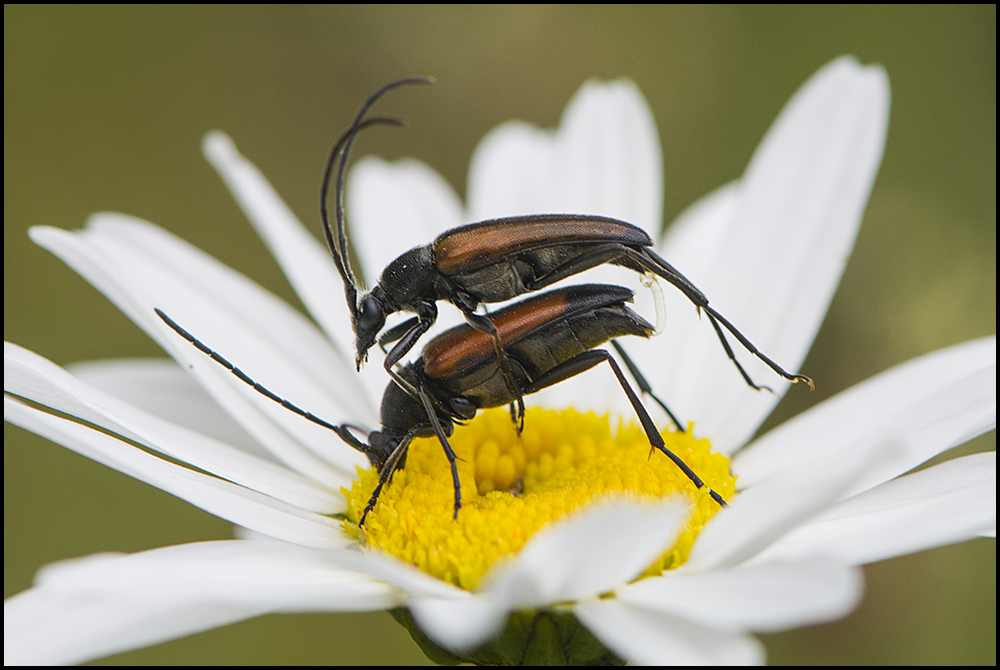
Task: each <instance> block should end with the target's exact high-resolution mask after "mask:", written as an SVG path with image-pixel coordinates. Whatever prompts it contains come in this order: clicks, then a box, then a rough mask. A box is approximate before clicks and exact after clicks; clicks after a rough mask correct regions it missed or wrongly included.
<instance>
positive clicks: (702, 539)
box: [683, 445, 891, 571]
mask: <svg viewBox="0 0 1000 670" xmlns="http://www.w3.org/2000/svg"><path fill="white" fill-rule="evenodd" d="M888 452H891V448H890V447H889V446H886V445H883V446H882V447H881V448H879V449H875V450H873V451H871V452H866V453H863V454H860V455H855V456H854V457H853V458H840V459H836V460H832V461H831V462H828V463H823V464H822V466H820V465H817V466H815V467H808V468H806V467H802V468H797V469H792V470H788V471H786V472H783V473H781V474H780V475H779V476H776V477H772V478H771V479H768V480H767V481H765V482H763V483H762V484H759V485H757V486H755V487H753V488H750V489H747V490H746V491H743V492H741V493H740V494H739V495H738V496H736V497H735V498H734V499H732V500H730V506H729V508H727V509H724V510H721V511H720V512H719V513H718V514H716V516H715V517H713V518H712V521H711V522H710V523H709V524H708V525H707V526H706V527H705V529H704V530H703V531H702V532H701V534H700V535H699V536H698V539H697V540H696V541H695V544H694V547H693V548H692V549H691V556H690V557H689V558H688V561H687V563H685V564H684V566H683V569H684V570H692V571H697V570H711V569H724V568H732V567H735V566H737V565H739V564H741V563H743V562H744V561H747V560H749V559H750V558H752V557H753V556H755V555H756V554H758V553H760V552H761V551H763V550H764V549H766V548H767V547H768V545H770V544H771V543H773V542H774V541H775V540H776V539H778V538H779V537H782V536H783V535H785V534H786V533H788V532H789V531H791V530H792V529H794V528H795V527H797V526H799V525H800V524H802V523H803V522H805V521H806V520H808V519H810V518H812V517H814V516H816V515H817V514H819V513H820V512H822V511H823V510H825V509H827V508H828V507H830V506H831V505H832V504H833V503H834V502H835V501H836V500H838V499H839V498H840V497H841V496H842V495H843V493H844V491H846V490H847V489H848V488H849V487H850V486H851V485H852V484H853V483H854V482H855V481H856V480H857V478H858V477H859V475H860V473H862V472H863V471H864V470H865V469H866V468H869V467H872V466H873V464H875V463H878V460H879V459H880V458H887V457H888V456H887V453H888Z"/></svg>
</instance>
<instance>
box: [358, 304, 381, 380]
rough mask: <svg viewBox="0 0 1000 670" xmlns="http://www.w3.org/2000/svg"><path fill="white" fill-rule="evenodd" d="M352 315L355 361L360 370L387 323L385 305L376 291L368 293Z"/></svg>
mask: <svg viewBox="0 0 1000 670" xmlns="http://www.w3.org/2000/svg"><path fill="white" fill-rule="evenodd" d="M351 317H352V321H353V324H352V325H353V326H354V335H355V338H356V340H355V342H356V346H357V353H356V357H355V361H354V362H355V363H356V364H357V366H358V370H360V369H361V365H362V364H363V363H364V362H365V361H366V360H367V359H368V350H369V349H371V348H372V346H374V344H375V338H376V337H377V336H378V333H379V331H380V330H382V326H384V325H385V307H384V306H383V304H382V301H381V300H379V298H378V296H377V295H375V292H374V291H373V292H371V293H366V294H365V295H364V296H362V297H361V299H360V300H359V301H358V306H357V309H355V310H354V312H353V314H352V315H351Z"/></svg>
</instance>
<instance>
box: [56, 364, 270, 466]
mask: <svg viewBox="0 0 1000 670" xmlns="http://www.w3.org/2000/svg"><path fill="white" fill-rule="evenodd" d="M66 370H67V371H69V372H70V374H72V375H73V376H75V377H77V378H79V379H81V380H83V381H84V382H86V383H87V384H90V385H91V386H93V387H94V388H97V389H100V390H102V391H104V392H105V393H110V394H111V395H113V396H115V397H116V398H121V399H123V400H128V402H130V403H131V404H133V405H135V406H136V407H138V408H139V409H141V410H143V411H145V412H149V413H150V414H153V415H154V416H158V417H161V418H163V419H166V420H167V421H171V422H173V423H176V424H177V425H180V426H184V427H185V428H189V429H191V430H193V431H195V432H196V433H201V434H202V435H207V436H209V437H211V438H214V439H216V440H219V441H220V442H225V443H226V444H231V445H233V446H234V447H237V448H238V449H242V450H243V451H246V452H247V453H251V454H254V455H255V456H260V457H261V458H266V459H269V460H274V456H273V454H271V453H270V452H268V451H267V450H266V449H264V448H263V447H262V446H261V445H260V444H258V443H257V441H256V440H254V439H253V438H252V437H251V436H250V434H249V433H247V432H246V431H245V430H243V428H242V427H240V425H239V424H237V423H236V422H235V421H233V419H232V417H230V416H229V415H228V414H226V412H225V411H223V409H222V408H221V407H219V406H218V405H217V404H216V403H215V401H214V400H213V399H212V398H211V396H209V395H208V394H207V393H205V391H203V390H202V388H201V387H200V386H198V384H196V383H195V381H194V380H193V379H192V378H191V375H189V374H187V373H186V372H184V370H182V369H181V368H180V366H178V365H177V363H176V362H175V361H173V360H171V359H169V358H165V359H156V358H141V359H140V358H136V359H124V358H121V359H113V360H106V361H85V362H83V363H71V364H70V365H67V366H66ZM275 462H277V461H275Z"/></svg>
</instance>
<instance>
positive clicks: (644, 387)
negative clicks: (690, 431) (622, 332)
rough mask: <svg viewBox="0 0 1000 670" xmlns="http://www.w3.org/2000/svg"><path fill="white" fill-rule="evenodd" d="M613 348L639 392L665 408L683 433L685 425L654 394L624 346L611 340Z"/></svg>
mask: <svg viewBox="0 0 1000 670" xmlns="http://www.w3.org/2000/svg"><path fill="white" fill-rule="evenodd" d="M611 346H612V347H614V348H615V351H617V352H618V355H619V356H621V359H622V362H623V363H625V367H626V368H628V371H629V374H630V375H632V379H634V380H635V383H636V386H638V387H639V392H640V393H644V394H646V395H648V396H649V397H650V398H652V399H653V400H654V401H656V404H657V405H659V406H660V407H662V408H663V411H664V412H666V413H667V416H669V417H670V420H671V421H673V422H674V425H675V426H677V430H679V431H680V432H682V433H683V432H684V425H683V424H682V423H681V421H680V419H678V418H677V417H676V416H674V413H673V412H671V411H670V408H669V407H667V405H666V403H664V402H663V401H662V400H660V399H659V398H658V397H656V394H654V393H653V387H652V386H650V385H649V382H648V381H646V377H644V376H643V374H642V373H641V372H639V368H638V367H637V366H636V364H635V363H634V362H633V361H632V359H631V358H629V355H628V354H626V353H625V350H624V349H622V345H620V344H618V340H611Z"/></svg>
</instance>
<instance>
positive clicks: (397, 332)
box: [378, 316, 420, 354]
mask: <svg viewBox="0 0 1000 670" xmlns="http://www.w3.org/2000/svg"><path fill="white" fill-rule="evenodd" d="M418 321H420V317H419V316H415V317H413V318H412V319H407V320H406V321H404V322H402V323H400V324H398V325H395V326H393V327H392V328H390V329H389V330H387V331H385V332H384V333H382V336H381V337H380V338H378V346H379V347H380V348H381V349H382V353H386V354H387V353H389V350H388V349H386V347H387V346H388V345H390V344H392V343H393V342H398V341H399V338H401V337H403V335H405V334H406V333H407V332H408V331H409V330H411V329H412V328H414V327H415V326H416V325H417V322H418Z"/></svg>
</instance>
